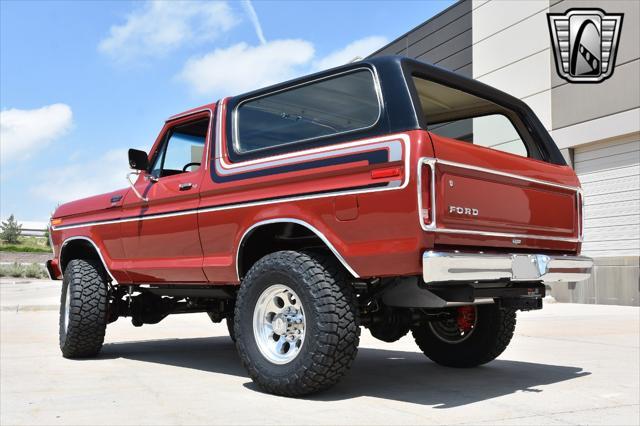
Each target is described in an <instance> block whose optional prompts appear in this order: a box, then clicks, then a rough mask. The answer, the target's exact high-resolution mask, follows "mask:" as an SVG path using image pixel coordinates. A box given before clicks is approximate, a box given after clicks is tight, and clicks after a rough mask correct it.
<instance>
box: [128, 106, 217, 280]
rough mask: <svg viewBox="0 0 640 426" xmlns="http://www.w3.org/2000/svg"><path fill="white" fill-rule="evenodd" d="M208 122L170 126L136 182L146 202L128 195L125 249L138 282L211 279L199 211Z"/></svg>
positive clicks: (198, 119)
mask: <svg viewBox="0 0 640 426" xmlns="http://www.w3.org/2000/svg"><path fill="white" fill-rule="evenodd" d="M209 121H210V117H209V115H208V114H206V115H204V116H203V115H199V116H195V117H192V118H189V119H187V120H186V121H185V120H179V121H176V122H175V123H172V124H170V125H166V126H165V128H164V129H163V132H162V134H161V136H160V138H159V139H158V141H157V142H156V144H155V149H154V151H153V154H152V155H151V160H150V162H149V164H150V166H149V170H147V172H146V173H141V174H140V176H139V177H138V180H137V182H136V183H135V188H136V189H137V190H138V192H139V193H140V194H141V195H142V197H145V198H146V199H147V200H146V201H143V200H141V199H140V198H139V197H138V196H137V195H136V194H135V193H134V191H129V193H128V194H127V197H126V199H125V202H124V217H125V218H126V219H125V221H124V222H123V223H122V232H123V245H124V250H125V253H126V256H127V259H128V260H129V265H128V266H127V270H128V271H129V274H130V276H131V278H132V280H133V281H134V282H137V283H159V282H167V283H176V284H181V283H194V282H205V281H206V277H205V275H204V273H203V271H202V247H201V244H200V237H199V235H198V217H197V214H196V212H197V207H198V202H199V190H200V184H201V181H202V176H203V174H204V167H200V166H201V164H203V163H204V156H205V149H204V148H205V141H206V139H207V134H208V129H209Z"/></svg>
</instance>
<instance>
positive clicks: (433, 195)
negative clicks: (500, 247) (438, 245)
mask: <svg viewBox="0 0 640 426" xmlns="http://www.w3.org/2000/svg"><path fill="white" fill-rule="evenodd" d="M423 164H428V165H429V166H430V167H431V194H430V197H431V209H432V210H433V212H432V218H433V219H432V221H431V223H430V224H429V225H425V223H424V220H423V219H422V168H423V167H422V165H423ZM437 164H444V165H448V166H453V167H459V168H463V169H468V170H475V171H479V172H483V173H488V174H493V175H497V176H505V177H509V178H512V179H518V180H522V181H526V182H532V183H536V184H539V185H547V186H552V187H556V188H562V189H566V190H569V191H574V192H576V200H578V201H577V202H578V203H579V202H580V201H579V199H580V198H581V194H582V189H581V188H579V187H575V186H568V185H562V184H559V183H555V182H549V181H546V180H541V179H535V178H530V177H527V176H521V175H516V174H513V173H507V172H502V171H499V170H493V169H487V168H485V167H479V166H473V165H470V164H464V163H457V162H455V161H448V160H440V159H437V158H433V157H421V158H419V159H418V182H417V185H416V187H417V189H418V193H417V195H418V197H417V198H418V220H419V221H420V227H421V228H422V229H423V230H424V231H431V232H441V233H449V234H468V235H483V236H488V237H504V238H521V239H522V238H528V239H537V240H551V241H563V242H570V243H579V242H582V228H583V226H582V225H581V224H580V221H581V220H582V217H581V216H582V215H581V213H580V209H579V208H578V209H577V210H578V213H577V214H578V238H567V237H554V236H550V235H538V234H515V233H509V232H491V231H476V230H471V229H456V228H439V227H438V224H437V220H436V211H435V209H436V195H437V194H436V184H435V169H436V165H437Z"/></svg>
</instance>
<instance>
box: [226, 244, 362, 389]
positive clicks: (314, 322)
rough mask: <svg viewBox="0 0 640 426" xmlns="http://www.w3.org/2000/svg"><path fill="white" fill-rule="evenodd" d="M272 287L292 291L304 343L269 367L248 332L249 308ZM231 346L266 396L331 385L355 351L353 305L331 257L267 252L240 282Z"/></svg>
mask: <svg viewBox="0 0 640 426" xmlns="http://www.w3.org/2000/svg"><path fill="white" fill-rule="evenodd" d="M273 284H284V285H286V286H289V287H290V288H291V289H292V290H293V291H295V292H296V294H297V295H298V297H299V298H300V300H301V302H302V305H303V307H304V312H305V318H306V326H305V341H304V343H303V345H302V347H301V349H300V352H299V353H298V355H297V356H296V357H295V358H294V359H293V360H292V361H290V362H289V363H287V364H281V365H278V364H274V363H272V362H270V361H269V360H268V359H267V358H265V357H264V356H263V355H262V354H261V353H260V351H259V349H258V346H257V343H256V339H255V337H254V332H253V314H254V309H255V305H256V303H257V300H258V298H259V297H260V295H261V294H262V292H263V291H264V290H265V289H266V288H268V287H270V286H272V285H273ZM234 329H235V335H236V347H237V349H238V353H239V355H240V359H241V360H242V364H243V365H244V367H245V368H246V369H247V371H248V373H249V376H251V378H252V379H253V381H254V382H255V383H256V384H257V385H258V387H260V388H261V389H263V390H264V391H266V392H269V393H272V394H276V395H284V396H291V397H295V396H302V395H307V394H311V393H315V392H319V391H322V390H325V389H327V388H329V387H331V386H333V385H334V384H336V383H337V382H338V381H339V380H340V379H341V378H342V376H343V375H344V374H345V373H346V372H347V371H348V370H349V368H350V367H351V364H352V363H353V360H354V359H355V357H356V353H357V351H358V343H359V340H360V327H359V323H358V307H357V301H356V298H355V295H354V293H353V289H352V287H351V286H350V284H349V282H348V279H347V275H346V273H345V271H344V270H343V269H342V267H341V266H340V265H338V264H337V263H336V262H335V261H334V260H333V259H332V258H330V257H328V256H325V255H322V254H317V253H313V254H312V253H301V252H295V251H279V252H276V253H272V254H269V255H267V256H265V257H263V258H262V259H260V260H259V261H258V262H256V263H255V264H254V265H253V267H252V268H251V269H250V270H249V272H248V274H247V275H246V277H245V278H244V279H243V280H242V284H241V286H240V290H239V291H238V298H237V300H236V304H235V314H234Z"/></svg>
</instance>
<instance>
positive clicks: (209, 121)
mask: <svg viewBox="0 0 640 426" xmlns="http://www.w3.org/2000/svg"><path fill="white" fill-rule="evenodd" d="M129 164H130V166H131V168H132V169H134V171H133V172H132V173H131V174H130V175H129V176H128V177H129V178H131V177H132V176H134V177H135V180H134V181H131V180H130V184H131V185H130V188H127V189H121V190H118V191H114V192H111V193H108V194H103V195H98V196H94V197H90V198H86V199H83V200H78V201H74V202H71V203H68V204H64V205H62V206H60V207H59V208H58V209H57V210H56V212H55V213H54V215H53V217H52V219H51V238H52V243H53V244H52V245H53V247H54V253H55V258H54V259H53V260H51V261H50V262H49V263H48V264H47V268H48V270H49V273H50V274H51V276H52V277H53V278H55V279H62V280H63V283H62V296H61V307H60V348H61V350H62V354H63V356H65V357H68V358H76V357H89V356H93V355H96V354H97V353H98V352H99V351H100V348H101V346H102V344H103V340H104V335H105V330H106V326H107V324H108V323H110V322H113V321H115V320H116V319H118V318H119V317H131V319H132V322H133V325H135V326H141V325H143V324H155V323H158V322H159V321H161V320H162V319H163V318H165V317H166V316H167V315H169V314H175V313H188V312H206V313H207V314H208V315H209V317H210V318H211V320H212V321H213V322H220V321H222V320H226V322H227V325H228V328H229V333H230V335H231V338H232V339H234V340H235V342H236V347H237V350H238V353H239V355H240V357H241V359H242V362H243V364H244V366H245V367H246V369H247V371H248V373H249V375H250V376H251V378H252V379H253V380H254V381H255V382H256V383H257V384H258V385H259V386H260V387H261V388H263V389H265V390H266V391H268V392H272V393H275V394H280V395H288V396H297V395H304V394H309V393H311V392H316V391H319V390H322V389H326V388H328V387H330V386H331V385H333V384H335V383H336V382H337V381H338V380H339V379H340V378H341V376H343V375H344V374H345V373H346V371H347V370H348V369H349V367H350V366H351V364H352V362H353V360H354V358H355V356H356V351H357V347H358V342H359V335H360V327H361V326H364V327H367V328H368V329H369V330H370V332H371V334H372V335H373V336H374V337H376V338H378V339H381V340H383V341H386V342H393V341H395V340H398V339H400V338H401V337H403V336H404V335H406V334H407V333H408V332H409V331H411V332H412V334H413V337H414V338H415V340H416V343H417V344H418V346H419V347H420V349H421V350H422V351H423V352H424V354H425V355H426V356H427V357H429V358H430V359H432V360H433V361H435V362H437V363H439V364H442V365H446V366H450V367H473V366H477V365H480V364H484V363H487V362H489V361H491V360H493V359H494V358H496V357H497V356H498V355H500V353H502V351H504V349H505V348H506V347H507V345H508V344H509V341H510V340H511V337H512V336H513V332H514V327H515V322H516V311H517V310H530V309H540V308H542V298H543V296H544V295H545V283H550V282H556V281H580V280H583V279H586V278H587V277H588V276H589V274H590V272H591V266H592V262H591V260H590V259H589V258H586V257H582V256H579V253H580V248H581V239H582V225H581V221H582V196H581V190H580V184H579V182H578V179H577V178H576V175H575V174H574V172H573V170H572V169H571V168H570V167H569V166H567V165H566V164H565V161H564V159H563V157H562V155H561V154H560V152H559V150H558V148H557V147H556V146H555V145H554V143H553V141H552V139H551V137H550V136H549V134H548V133H547V131H546V130H545V128H544V127H543V126H542V124H541V123H540V121H539V120H538V119H537V118H536V116H535V115H534V113H533V112H532V111H531V109H529V108H528V107H527V106H526V105H525V104H524V103H523V102H521V101H519V100H518V99H515V98H513V97H511V96H509V95H507V94H505V93H502V92H500V91H498V90H496V89H493V88H491V87H488V86H486V85H484V84H481V83H479V82H477V81H474V80H471V79H467V78H464V77H461V76H459V75H457V74H454V73H451V72H448V71H445V70H443V69H440V68H437V67H434V66H430V65H427V64H424V63H421V62H418V61H415V60H411V59H407V58H399V57H387V58H378V59H371V60H365V61H361V62H357V63H353V64H349V65H345V66H342V67H339V68H335V69H331V70H328V71H324V72H321V73H317V74H314V75H311V76H307V77H303V78H299V79H296V80H292V81H289V82H286V83H282V84H277V85H275V86H271V87H268V88H265V89H261V90H257V91H254V92H251V93H247V94H244V95H241V96H235V97H230V98H226V99H223V100H221V101H219V102H217V103H213V104H209V105H205V106H203V107H201V108H195V109H193V110H190V111H187V112H185V113H182V114H178V115H175V116H173V117H170V118H169V119H168V120H167V121H166V122H165V124H164V127H163V128H162V130H161V132H160V134H159V136H158V138H157V139H156V141H155V143H154V144H153V147H152V148H151V151H150V154H147V153H146V152H143V151H138V150H133V149H132V150H129ZM211 362H215V360H211Z"/></svg>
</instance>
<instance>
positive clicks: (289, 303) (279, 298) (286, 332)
mask: <svg viewBox="0 0 640 426" xmlns="http://www.w3.org/2000/svg"><path fill="white" fill-rule="evenodd" d="M305 326H306V320H305V315H304V308H303V306H302V301H301V300H300V298H299V297H298V295H297V294H296V293H295V292H294V291H293V290H292V289H291V288H289V287H287V286H286V285H283V284H274V285H271V286H270V287H268V288H267V289H266V290H264V291H263V292H262V294H261V295H260V297H259V298H258V301H257V302H256V306H255V308H254V310H253V336H254V338H255V341H256V344H257V346H258V350H259V351H260V353H261V354H262V355H263V356H264V357H265V358H266V359H267V360H269V361H270V362H272V363H274V364H279V365H282V364H287V363H289V362H291V361H293V360H294V359H295V358H296V357H297V356H298V354H299V353H300V351H301V349H302V345H303V343H304V334H305Z"/></svg>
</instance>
